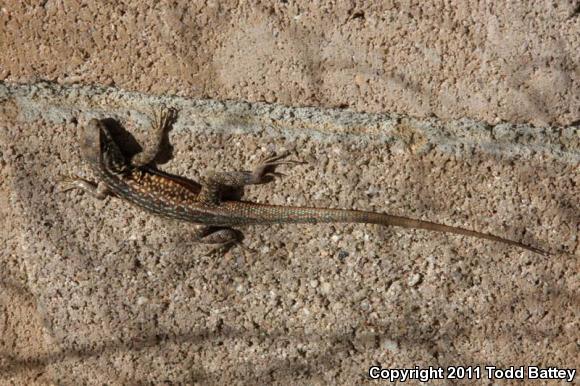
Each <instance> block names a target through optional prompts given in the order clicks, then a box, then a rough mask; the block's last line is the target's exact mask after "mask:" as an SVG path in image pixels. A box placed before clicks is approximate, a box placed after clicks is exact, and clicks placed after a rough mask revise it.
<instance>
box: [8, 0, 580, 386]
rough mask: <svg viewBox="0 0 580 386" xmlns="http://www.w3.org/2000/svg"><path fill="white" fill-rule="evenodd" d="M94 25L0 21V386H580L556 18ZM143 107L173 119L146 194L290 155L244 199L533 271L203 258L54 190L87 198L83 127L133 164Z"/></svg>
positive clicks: (574, 34) (570, 55) (574, 144)
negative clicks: (398, 225) (372, 221)
mask: <svg viewBox="0 0 580 386" xmlns="http://www.w3.org/2000/svg"><path fill="white" fill-rule="evenodd" d="M433 3H435V2H433ZM94 4H96V3H94V2H88V3H86V5H78V4H77V2H52V1H47V2H42V3H35V4H33V5H22V3H21V2H16V1H14V2H3V3H0V34H1V35H0V78H1V79H3V80H4V81H7V82H6V83H4V84H0V153H1V154H0V177H1V178H0V192H1V193H0V215H1V220H0V222H1V223H2V231H0V241H1V242H2V245H3V246H4V248H3V249H2V250H1V251H0V252H1V254H0V277H1V278H2V279H1V280H0V286H1V289H0V312H1V315H2V317H1V318H0V382H1V383H8V382H12V383H16V384H34V383H38V384H47V383H57V384H79V383H95V384H96V383H113V384H121V383H124V384H131V383H133V384H135V383H145V382H155V383H161V382H164V381H168V382H169V381H171V382H174V383H194V382H198V383H201V384H216V383H226V382H227V383H272V382H273V383H280V384H292V383H295V382H299V383H305V384H323V383H338V384H346V383H354V382H360V381H362V380H364V378H365V372H366V370H367V369H368V367H369V366H371V365H372V364H377V363H379V364H382V365H383V366H385V367H406V368H413V367H414V366H416V365H419V366H429V365H432V366H448V365H485V364H494V365H498V366H509V365H512V364H514V365H519V364H537V365H544V366H548V365H552V366H561V367H576V368H578V367H580V363H579V360H578V358H579V353H578V350H579V349H578V341H579V340H580V335H579V333H578V317H577V310H578V302H577V299H578V295H579V291H580V289H579V282H580V281H579V279H580V277H579V274H578V272H579V271H580V270H579V268H580V267H579V259H578V257H579V256H580V246H579V243H580V242H579V237H578V236H579V231H580V228H579V227H580V224H579V223H580V208H579V206H578V203H579V202H580V192H579V189H578V186H580V172H579V168H578V166H579V157H580V144H579V141H580V132H579V128H578V126H577V124H576V126H574V125H570V124H571V123H573V122H577V121H578V120H579V119H580V113H579V107H580V102H579V91H578V75H579V72H578V62H579V60H578V55H579V52H580V50H579V49H578V48H579V46H578V45H579V43H578V36H579V35H580V34H578V31H579V17H578V6H577V5H576V4H574V2H570V3H564V2H554V3H549V2H538V3H534V2H525V4H518V5H517V6H516V5H513V6H511V5H505V6H504V5H492V4H487V5H478V4H476V3H475V2H460V3H457V4H449V5H448V6H447V8H441V9H438V8H437V6H435V5H433V4H432V3H428V2H421V3H420V4H411V3H405V4H395V3H393V4H392V5H387V3H381V4H382V5H380V6H378V5H376V6H374V5H368V4H369V3H367V2H365V4H366V5H349V6H341V5H335V6H329V5H324V4H314V5H310V2H304V3H299V4H296V3H292V2H280V3H276V4H272V5H270V4H268V5H265V4H262V3H240V4H238V3H233V2H232V3H230V4H226V3H224V2H220V3H219V5H218V4H217V3H212V4H210V3H195V4H193V5H190V4H189V3H188V2H159V3H157V2H155V5H153V4H144V3H143V2H137V1H135V2H126V3H123V4H121V3H119V4H118V5H112V4H104V3H101V4H100V5H99V6H95V5H94ZM361 4H362V3H361ZM514 4H515V3H514ZM41 79H48V80H52V81H54V83H39V82H38V81H39V80H41ZM14 81H16V82H19V83H28V84H29V85H17V84H14V83H12V82H14ZM71 83H79V84H88V83H95V84H97V85H113V86H115V87H113V88H101V87H98V86H97V87H89V86H77V85H71ZM120 88H122V89H125V90H122V89H120ZM127 90H134V91H137V92H130V91H127ZM151 94H158V95H162V96H161V97H155V96H152V95H151ZM168 94H177V95H179V96H169V95H168ZM198 98H211V99H214V100H206V101H200V100H198ZM224 99H235V100H236V101H232V102H219V101H215V100H224ZM244 101H249V102H277V103H279V105H270V104H261V103H245V102H244ZM161 102H163V103H166V104H170V105H173V106H176V107H178V108H179V109H180V115H179V119H178V121H177V122H176V125H175V127H174V128H173V130H172V131H171V133H170V136H169V142H170V144H171V145H172V148H166V149H165V154H166V156H167V157H166V161H167V160H168V159H171V160H170V161H169V162H166V163H164V164H162V165H161V166H160V167H161V168H162V169H164V170H167V171H169V172H172V173H176V174H180V175H185V176H188V177H190V178H193V179H198V177H199V176H200V175H202V174H203V171H204V170H206V169H208V168H215V169H220V170H224V169H225V170H231V169H241V168H248V167H251V166H252V165H254V164H255V163H256V162H258V160H259V159H260V158H261V157H262V156H264V155H265V154H267V153H268V152H271V151H273V150H278V151H279V150H281V149H285V148H286V149H291V150H293V151H295V152H296V155H297V157H300V158H302V159H305V160H307V161H309V164H308V165H307V166H303V167H299V168H294V169H292V170H288V171H287V174H288V177H287V178H285V179H283V180H281V181H279V182H277V183H275V184H272V185H269V186H263V187H256V188H252V189H248V191H247V192H246V194H247V198H248V199H253V200H258V201H260V202H270V203H277V204H295V205H300V204H309V205H315V206H324V207H327V206H331V207H345V208H358V209H367V210H377V211H386V212H389V213H392V214H397V215H403V216H410V217H414V218H421V219H425V220H431V221H437V222H441V223H445V224H448V225H456V226H462V227H467V228H471V229H476V230H479V231H485V232H490V233H495V234H498V235H501V236H504V237H508V238H512V239H517V240H522V241H524V242H526V243H529V244H533V245H535V246H539V247H542V248H546V249H549V250H550V251H552V252H553V255H552V256H551V257H550V258H549V259H544V258H542V257H540V256H538V255H535V254H532V253H529V252H525V251H521V250H518V249H515V248H511V247H506V246H503V245H498V244H495V243H491V242H488V241H480V240H474V239H470V238H466V237H458V236H450V235H441V234H433V233H428V232H423V231H409V230H401V229H383V228H379V227H375V226H367V227H365V226H358V225H357V226H348V225H347V226H332V225H323V226H317V227H313V226H284V227H282V226H280V227H271V228H259V227H254V228H248V229H246V230H245V232H246V235H247V237H246V240H245V244H246V245H247V247H248V248H250V250H243V249H235V250H233V251H231V252H229V253H228V254H226V255H225V256H217V257H216V256H215V255H209V256H208V255H207V254H206V252H207V248H205V247H201V246H199V245H197V244H194V243H192V242H191V241H190V240H189V239H190V236H191V232H190V230H189V229H188V227H187V226H186V225H183V224H179V223H173V222H171V221H164V220H161V219H158V218H154V217H151V216H150V215H148V214H146V213H143V212H140V211H138V210H136V209H135V208H132V207H130V206H127V205H126V204H124V203H122V202H118V201H117V200H106V201H104V202H99V201H95V200H94V199H93V198H91V197H89V196H87V195H83V194H80V193H78V192H77V193H75V192H72V193H67V194H58V193H57V192H56V191H55V190H54V185H55V181H57V180H58V179H59V178H60V177H61V176H63V175H70V174H80V175H82V176H86V177H89V178H90V177H91V174H90V171H89V170H88V169H87V168H86V166H85V165H83V163H82V161H81V158H80V154H79V149H78V144H77V139H78V131H79V129H80V127H82V126H83V125H84V124H85V123H86V122H87V120H88V119H90V118H91V117H113V118H115V119H118V120H119V122H121V124H122V125H123V126H124V127H126V128H127V130H128V131H129V132H131V134H132V135H134V137H135V138H136V140H137V141H143V140H144V139H145V138H146V137H147V130H148V126H147V124H148V123H147V119H146V116H145V113H146V111H147V110H148V109H149V108H150V106H156V105H158V104H159V103H161ZM280 104H282V105H280ZM283 105H289V106H293V107H284V106H283ZM301 105H313V106H316V107H313V108H296V106H301ZM329 106H340V107H349V108H350V109H351V111H344V110H324V109H321V107H329ZM356 111H359V112H360V111H367V112H379V113H381V114H362V113H357V112H356ZM433 115H435V116H439V117H443V118H455V119H456V120H451V121H449V120H439V119H436V118H433V117H431V118H425V117H427V116H433ZM501 120H507V121H509V123H503V124H497V122H498V121H501ZM483 121H487V122H483ZM518 122H519V123H521V124H519V125H517V124H515V123H518ZM530 124H535V125H542V126H545V127H544V128H536V127H534V126H533V125H530ZM549 124H551V125H552V126H547V125H549Z"/></svg>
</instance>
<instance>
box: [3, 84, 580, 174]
mask: <svg viewBox="0 0 580 386" xmlns="http://www.w3.org/2000/svg"><path fill="white" fill-rule="evenodd" d="M6 101H13V102H15V103H16V105H17V106H18V110H19V117H18V119H19V120H20V121H24V122H32V121H34V120H37V119H40V118H41V119H43V120H46V121H48V122H51V123H55V124H58V123H62V122H63V121H67V120H70V119H72V118H75V117H78V116H81V115H84V116H85V117H86V118H87V119H89V118H92V117H101V118H102V117H116V118H119V119H120V120H124V119H125V118H126V117H127V115H128V113H129V112H137V114H134V116H136V117H137V123H138V124H142V123H145V121H146V119H147V118H146V114H147V111H148V108H149V107H150V106H155V105H157V104H161V103H163V104H166V105H168V106H173V107H175V108H177V109H178V110H179V112H180V113H179V118H178V121H177V122H176V124H175V125H174V130H187V131H189V132H193V133H195V132H205V133H208V132H209V133H229V134H258V133H264V132H265V133H266V134H267V135H269V136H271V137H281V136H284V137H286V138H289V139H296V138H301V137H309V138H313V139H314V140H316V141H318V142H336V141H346V142H351V143H352V142H362V143H368V142H375V143H377V142H378V143H384V144H386V145H389V146H395V147H399V148H401V147H402V148H403V149H408V150H409V151H410V152H412V153H418V154H422V153H426V152H428V151H430V150H431V149H437V150H438V151H441V152H444V153H450V154H454V155H457V156H465V155H469V154H471V153H472V152H473V151H474V150H479V151H482V152H484V153H487V154H492V155H500V156H504V157H506V158H513V157H522V156H523V157H527V156H531V155H533V154H536V153H544V154H548V155H549V156H551V157H553V158H556V159H558V160H560V161H563V162H565V163H570V164H576V163H579V162H580V126H568V127H549V128H535V127H532V126H529V125H522V124H517V125H516V124H508V123H501V124H498V125H494V126H493V125H488V124H486V123H482V122H477V121H473V120H470V119H460V120H455V121H453V120H447V121H443V120H438V119H435V118H428V119H418V118H412V117H405V116H402V115H399V114H383V113H381V114H379V113H376V114H375V113H359V112H354V111H350V110H342V109H326V108H315V107H287V106H282V105H276V104H266V103H249V102H239V101H214V100H196V99H188V98H184V97H180V96H150V95H147V94H142V93H138V92H134V91H125V90H122V89H117V88H114V87H104V86H94V85H79V84H74V85H59V84H56V83H48V82H39V83H34V84H12V83H7V82H0V104H3V103H6ZM131 119H134V117H131ZM402 127H403V128H404V129H406V130H408V132H405V133H402V132H401V128H402ZM409 137H410V138H411V139H412V140H411V141H409ZM416 137H418V138H419V139H420V140H419V141H415V138H416ZM416 142H418V143H419V145H418V146H416V147H415V148H413V146H414V144H415V143H416Z"/></svg>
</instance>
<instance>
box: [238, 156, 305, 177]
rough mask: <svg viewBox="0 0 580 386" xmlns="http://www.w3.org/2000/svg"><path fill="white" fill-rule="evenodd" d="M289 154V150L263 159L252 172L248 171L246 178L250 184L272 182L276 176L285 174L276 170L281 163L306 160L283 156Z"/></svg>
mask: <svg viewBox="0 0 580 386" xmlns="http://www.w3.org/2000/svg"><path fill="white" fill-rule="evenodd" d="M289 155H290V153H289V152H284V153H282V154H279V155H273V156H271V157H268V158H266V159H265V160H263V161H262V162H261V163H260V165H258V166H257V167H256V168H255V169H254V171H253V172H251V173H250V175H249V176H248V179H249V180H250V181H251V183H252V184H256V185H257V184H265V183H268V182H272V181H273V180H274V179H276V178H282V177H284V176H285V174H283V173H280V172H277V171H276V168H277V167H278V166H281V165H303V164H305V163H306V162H303V161H298V160H285V161H283V159H284V158H286V157H288V156H289Z"/></svg>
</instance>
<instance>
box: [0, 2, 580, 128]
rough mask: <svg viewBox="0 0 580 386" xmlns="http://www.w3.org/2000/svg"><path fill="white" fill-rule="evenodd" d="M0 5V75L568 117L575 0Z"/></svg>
mask: <svg viewBox="0 0 580 386" xmlns="http://www.w3.org/2000/svg"><path fill="white" fill-rule="evenodd" d="M31 3H32V4H27V3H26V2H20V1H2V2H0V52H4V53H5V54H3V55H0V80H1V79H5V80H11V81H18V82H34V81H37V80H38V79H44V80H52V81H58V82H62V83H78V82H82V83H91V84H105V85H116V86H118V87H120V88H123V89H128V90H136V91H141V92H149V93H154V94H158V95H165V94H178V95H182V96H189V97H193V98H210V99H219V100H224V99H234V100H246V101H250V102H272V103H280V104H284V105H292V106H327V107H349V108H352V109H354V110H356V111H365V112H386V111H389V112H396V113H400V114H406V115H411V116H415V117H430V116H437V117H439V118H442V119H460V118H463V117H470V118H474V119H477V120H482V121H486V122H489V123H494V124H495V123H499V122H501V121H507V122H512V123H533V124H536V125H542V126H549V125H569V124H571V123H573V122H575V121H577V120H578V119H579V115H578V111H579V110H580V70H579V66H578V63H579V62H580V33H579V31H580V17H579V15H580V5H579V4H578V1H574V0H570V1H545V0H528V1H515V2H511V1H494V2H480V1H463V0H459V1H447V2H440V1H408V0H405V1H394V0H392V1H364V2H350V1H338V2H336V4H335V3H334V2H318V1H276V2H270V1H236V0H228V1H193V2H191V1H166V0H164V1H159V2H157V1H154V2H153V1H124V2H107V3H106V4H103V3H102V2H92V1H76V0H59V1H55V0H50V1H42V2H31Z"/></svg>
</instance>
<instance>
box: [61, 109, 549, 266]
mask: <svg viewBox="0 0 580 386" xmlns="http://www.w3.org/2000/svg"><path fill="white" fill-rule="evenodd" d="M149 118H150V121H151V126H152V130H153V133H154V140H153V141H151V142H150V145H149V146H145V147H144V148H143V149H142V151H141V152H138V153H137V154H135V155H134V156H133V157H131V159H127V157H126V156H125V155H124V154H123V152H122V149H121V147H120V146H119V144H118V143H117V142H116V141H115V139H114V138H113V136H112V134H111V131H110V130H109V128H108V127H107V123H106V120H103V119H96V118H93V119H91V120H90V121H89V122H88V124H86V125H84V127H83V129H82V132H81V140H80V151H81V155H82V158H84V161H85V162H86V163H88V164H89V165H90V167H91V168H92V170H93V172H94V174H95V175H96V177H97V182H96V183H95V182H91V181H89V180H86V179H83V178H79V177H77V178H66V179H63V180H62V181H61V184H60V188H59V190H60V191H61V192H65V191H68V190H71V189H81V190H83V191H85V192H88V193H89V194H91V195H93V196H94V197H96V198H98V199H104V198H105V197H107V196H109V195H112V196H116V197H118V198H121V199H123V200H125V201H128V202H129V203H131V204H134V205H136V206H138V207H141V208H142V209H145V210H146V211H149V212H151V213H153V214H155V215H159V216H163V217H166V218H172V219H177V220H182V221H186V222H189V223H192V224H193V235H192V237H193V239H194V241H197V242H201V243H206V244H219V245H227V244H236V243H239V242H240V232H239V231H237V230H236V229H234V228H235V227H239V226H244V225H271V224H284V223H309V224H316V223H365V224H379V225H383V226H399V227H404V228H412V229H424V230H429V231H437V232H446V233H452V234H457V235H465V236H471V237H476V238H480V239H487V240H491V241H494V242H500V243H504V244H508V245H512V246H516V247H519V248H523V249H525V250H529V251H532V252H536V253H539V254H542V255H548V254H549V253H548V252H546V251H544V250H541V249H539V248H536V247H533V246H529V245H526V244H523V243H521V242H518V241H513V240H509V239H505V238H502V237H499V236H495V235H493V234H488V233H481V232H477V231H473V230H468V229H464V228H459V227H453V226H448V225H443V224H439V223H435V222H430V221H424V220H417V219H413V218H407V217H401V216H394V215H389V214H384V213H377V212H369V211H361V210H348V209H332V208H313V207H296V206H279V205H269V204H260V203H253V202H248V201H243V200H238V199H231V198H228V197H226V196H225V194H224V192H225V191H227V190H228V189H230V190H231V189H242V188H243V187H244V186H247V185H260V184H265V183H268V182H271V181H273V180H274V179H276V178H278V177H280V176H282V174H281V173H279V172H277V171H276V170H275V169H276V168H277V167H279V166H281V165H297V164H301V163H303V162H300V161H295V160H288V159H286V158H287V156H288V155H289V153H287V152H286V153H283V154H280V155H273V156H271V157H268V158H266V159H264V160H263V161H262V162H261V163H259V164H258V166H256V167H255V168H254V169H253V171H230V172H210V173H208V174H207V176H206V177H205V178H203V179H202V181H201V182H202V185H201V186H200V185H198V184H197V183H195V182H193V181H191V180H189V179H186V178H183V177H179V176H175V175H171V174H168V173H165V172H162V171H160V170H158V169H157V168H156V167H154V164H153V161H154V160H155V158H156V157H157V155H158V153H159V150H160V147H161V143H162V139H163V135H164V133H165V131H166V130H167V129H168V128H169V127H170V126H171V125H172V123H173V122H174V121H175V119H176V110H174V109H171V108H160V109H157V110H155V111H154V113H153V114H152V116H150V117H149Z"/></svg>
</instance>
